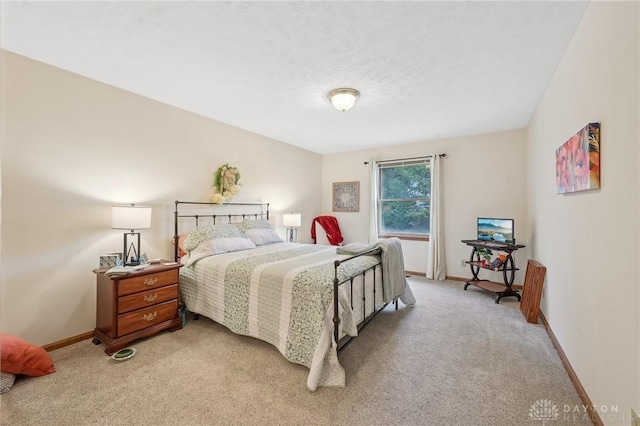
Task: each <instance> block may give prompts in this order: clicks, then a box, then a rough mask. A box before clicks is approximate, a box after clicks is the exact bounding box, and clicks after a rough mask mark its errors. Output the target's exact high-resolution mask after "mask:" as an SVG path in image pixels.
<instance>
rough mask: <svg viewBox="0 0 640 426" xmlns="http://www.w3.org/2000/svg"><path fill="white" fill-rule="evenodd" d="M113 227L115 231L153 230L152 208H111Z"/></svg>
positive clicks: (132, 206)
mask: <svg viewBox="0 0 640 426" xmlns="http://www.w3.org/2000/svg"><path fill="white" fill-rule="evenodd" d="M111 227H112V228H113V229H131V230H134V229H149V228H151V207H145V206H134V205H130V206H113V207H111Z"/></svg>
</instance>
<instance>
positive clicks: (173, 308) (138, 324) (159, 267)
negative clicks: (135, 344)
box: [93, 260, 182, 355]
mask: <svg viewBox="0 0 640 426" xmlns="http://www.w3.org/2000/svg"><path fill="white" fill-rule="evenodd" d="M165 263H170V264H169V265H165ZM180 267H182V264H179V263H174V262H170V261H168V260H163V261H161V262H160V263H159V264H153V265H150V266H148V267H146V268H145V269H142V270H139V271H135V272H132V273H130V274H128V275H114V276H111V277H108V276H106V275H105V272H106V271H107V269H95V270H94V271H93V272H94V273H95V274H96V276H97V286H98V288H97V306H96V328H95V330H93V343H94V344H96V345H97V344H99V343H100V342H102V343H104V344H105V345H106V346H107V347H106V349H105V352H106V353H107V355H112V354H113V353H115V352H117V351H119V350H120V349H123V348H125V347H126V346H127V345H128V344H129V343H131V342H132V341H134V340H137V339H140V338H143V337H148V336H151V335H153V334H155V333H158V332H159V331H162V330H166V329H169V330H171V331H176V330H179V329H181V328H182V318H181V317H180V315H179V314H178V298H179V294H180V288H179V285H180V284H179V270H180Z"/></svg>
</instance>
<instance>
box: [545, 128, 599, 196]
mask: <svg viewBox="0 0 640 426" xmlns="http://www.w3.org/2000/svg"><path fill="white" fill-rule="evenodd" d="M556 188H557V191H558V194H566V193H570V192H577V191H587V190H590V189H598V188H600V123H589V124H587V125H586V126H584V127H583V128H582V130H580V131H579V132H578V133H576V134H575V135H573V136H571V138H570V139H569V140H568V141H566V142H565V143H563V144H562V145H561V146H560V148H558V149H556Z"/></svg>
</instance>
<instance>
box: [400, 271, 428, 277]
mask: <svg viewBox="0 0 640 426" xmlns="http://www.w3.org/2000/svg"><path fill="white" fill-rule="evenodd" d="M404 273H405V274H406V275H410V276H412V277H426V276H427V274H426V273H425V272H415V271H407V270H405V271H404Z"/></svg>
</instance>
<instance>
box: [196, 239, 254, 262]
mask: <svg viewBox="0 0 640 426" xmlns="http://www.w3.org/2000/svg"><path fill="white" fill-rule="evenodd" d="M252 248H256V245H255V244H254V243H253V241H251V239H249V238H247V237H231V238H214V239H213V240H207V241H203V242H201V243H200V245H199V246H198V247H197V248H196V249H195V250H192V251H191V252H189V256H188V257H187V261H186V265H187V266H191V265H193V264H194V263H195V262H196V261H198V260H200V259H202V258H204V257H208V256H214V255H216V254H223V253H230V252H233V251H240V250H247V249H252Z"/></svg>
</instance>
